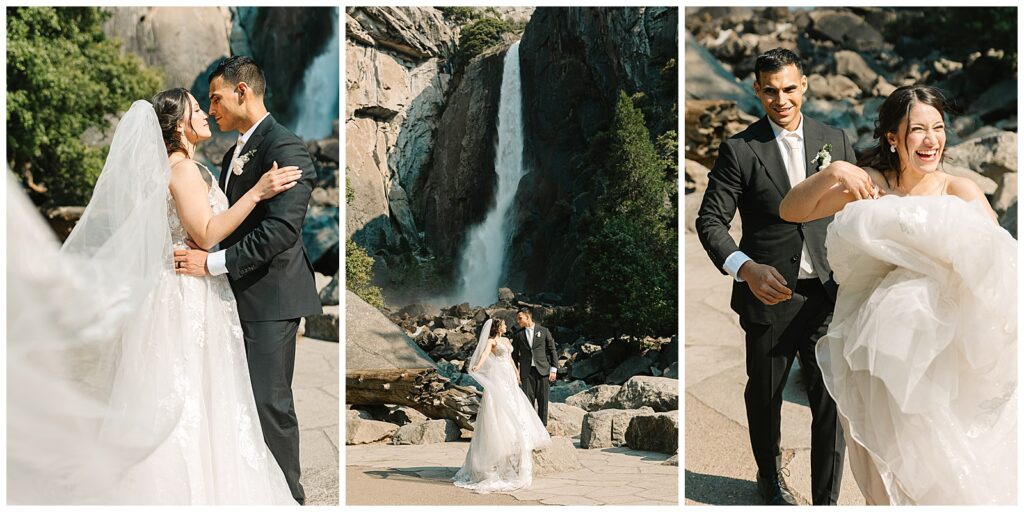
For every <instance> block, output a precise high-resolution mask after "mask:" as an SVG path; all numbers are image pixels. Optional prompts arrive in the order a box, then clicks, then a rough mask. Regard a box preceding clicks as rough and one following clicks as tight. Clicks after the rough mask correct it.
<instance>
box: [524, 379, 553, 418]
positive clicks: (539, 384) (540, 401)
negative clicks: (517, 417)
mask: <svg viewBox="0 0 1024 512" xmlns="http://www.w3.org/2000/svg"><path fill="white" fill-rule="evenodd" d="M522 386H523V392H524V393H526V399H527V400H529V401H530V404H531V405H533V406H534V407H536V408H537V416H540V422H541V423H543V424H544V425H545V426H547V424H548V389H549V388H550V383H549V382H548V376H547V374H544V375H541V374H539V373H537V369H536V368H530V375H529V376H528V377H527V378H526V381H525V382H523V384H522Z"/></svg>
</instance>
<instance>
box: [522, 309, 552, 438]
mask: <svg viewBox="0 0 1024 512" xmlns="http://www.w3.org/2000/svg"><path fill="white" fill-rule="evenodd" d="M526 336H527V333H526V328H525V327H524V328H522V329H519V330H518V331H516V333H515V336H513V340H514V342H513V343H512V360H513V361H515V362H516V364H518V365H519V379H520V380H521V381H522V383H521V384H520V386H522V388H523V392H524V393H526V398H527V399H528V400H529V401H530V403H531V404H533V403H536V404H537V415H538V416H540V421H541V423H543V424H545V425H547V424H548V392H549V391H550V382H549V381H548V371H549V370H550V369H551V368H553V367H554V366H555V362H556V361H558V356H557V355H556V354H555V338H554V337H552V336H551V331H549V330H547V329H546V328H544V327H542V326H541V325H540V324H537V323H534V324H533V338H532V339H527V337H526ZM534 361H536V362H537V366H536V367H535V366H534V364H533V363H534ZM531 370H532V371H531Z"/></svg>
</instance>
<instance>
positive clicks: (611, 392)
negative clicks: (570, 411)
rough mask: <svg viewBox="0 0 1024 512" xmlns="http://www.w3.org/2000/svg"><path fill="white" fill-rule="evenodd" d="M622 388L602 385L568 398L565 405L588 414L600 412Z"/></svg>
mask: <svg viewBox="0 0 1024 512" xmlns="http://www.w3.org/2000/svg"><path fill="white" fill-rule="evenodd" d="M621 388H622V386H614V385H609V384H601V385H599V386H594V387H592V388H590V389H588V390H586V391H583V392H580V393H577V394H575V395H572V396H570V397H568V398H566V399H565V403H566V404H567V405H571V406H574V407H578V408H580V409H583V410H584V411H587V412H593V411H599V410H601V409H603V408H604V405H605V404H606V403H608V401H609V400H611V399H612V398H613V397H615V395H616V394H617V393H618V392H619V390H620V389H621Z"/></svg>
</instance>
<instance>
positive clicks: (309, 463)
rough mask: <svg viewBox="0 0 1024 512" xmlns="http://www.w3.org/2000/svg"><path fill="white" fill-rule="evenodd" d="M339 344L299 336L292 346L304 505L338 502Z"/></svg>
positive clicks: (293, 389) (293, 386)
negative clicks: (304, 493)
mask: <svg viewBox="0 0 1024 512" xmlns="http://www.w3.org/2000/svg"><path fill="white" fill-rule="evenodd" d="M338 347H339V345H338V343H335V342H330V341H320V340H316V339H312V338H305V337H302V336H300V337H299V339H298V342H297V345H296V348H295V375H294V378H293V380H292V391H293V393H294V394H295V414H296V416H298V418H299V462H300V463H301V465H302V477H301V480H300V481H301V482H302V486H303V487H304V488H305V490H306V504H307V505H338V447H339V446H341V444H340V443H339V442H338V412H339V405H338V404H339V401H340V397H341V394H340V393H339V392H338V363H339V359H338Z"/></svg>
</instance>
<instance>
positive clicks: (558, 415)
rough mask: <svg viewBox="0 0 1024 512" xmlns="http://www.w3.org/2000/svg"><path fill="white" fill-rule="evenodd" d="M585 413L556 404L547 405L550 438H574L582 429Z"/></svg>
mask: <svg viewBox="0 0 1024 512" xmlns="http://www.w3.org/2000/svg"><path fill="white" fill-rule="evenodd" d="M586 414H587V411H584V410H583V409H580V408H579V407H574V406H572V405H568V404H561V403H558V402H554V403H549V404H548V425H547V427H548V434H551V436H552V437H555V436H561V437H576V436H578V435H580V431H581V430H582V429H583V417H584V416H586Z"/></svg>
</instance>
